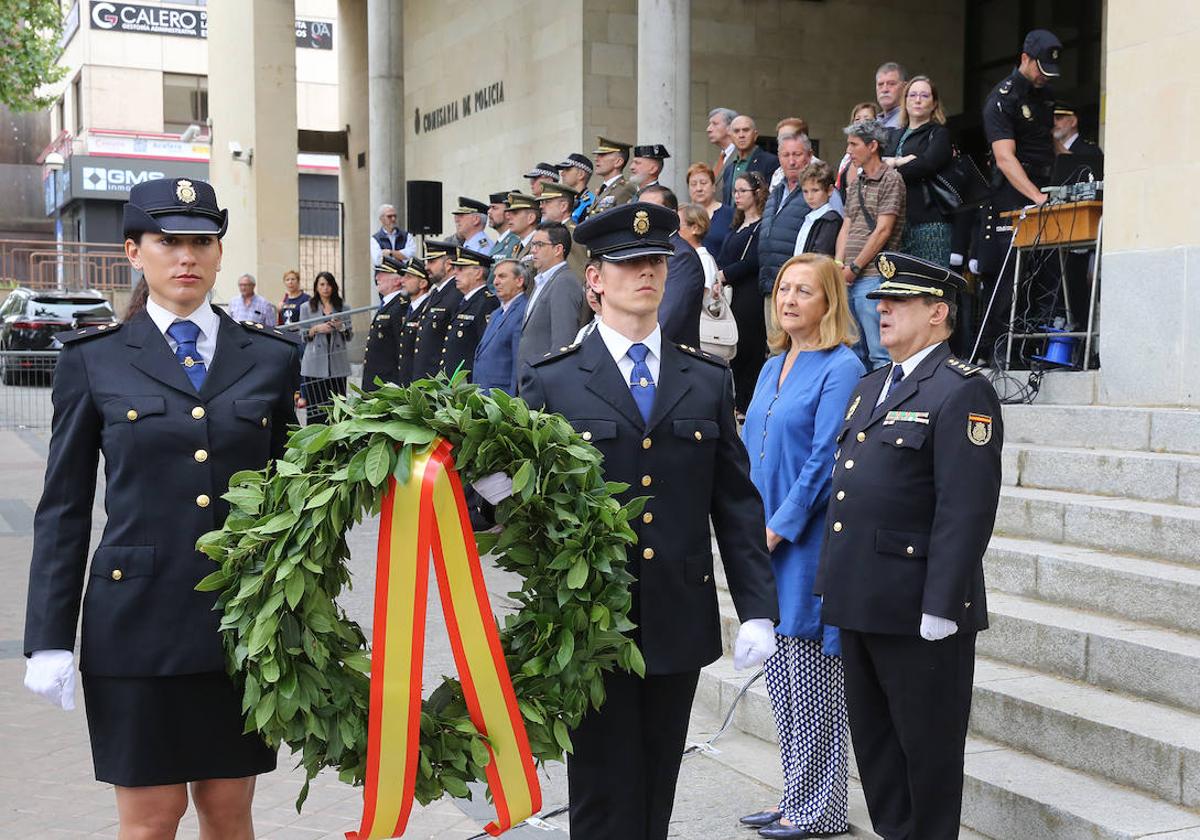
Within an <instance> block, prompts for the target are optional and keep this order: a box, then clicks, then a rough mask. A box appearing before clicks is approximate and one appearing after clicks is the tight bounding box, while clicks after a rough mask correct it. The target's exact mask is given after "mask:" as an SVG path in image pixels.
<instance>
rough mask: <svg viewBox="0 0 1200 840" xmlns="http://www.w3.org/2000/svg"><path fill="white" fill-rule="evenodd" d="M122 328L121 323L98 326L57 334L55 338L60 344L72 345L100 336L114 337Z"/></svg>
mask: <svg viewBox="0 0 1200 840" xmlns="http://www.w3.org/2000/svg"><path fill="white" fill-rule="evenodd" d="M122 326H124V324H123V323H121V322H117V323H115V324H96V325H95V326H94V327H84V328H83V329H78V330H67V331H66V332H60V333H55V334H54V337H55V338H57V339H58V341H59V343H60V344H71V343H72V342H75V341H82V340H83V339H85V338H95V337H96V336H98V335H112V334H113V333H115V332H116V331H117V330H119V329H121V327H122Z"/></svg>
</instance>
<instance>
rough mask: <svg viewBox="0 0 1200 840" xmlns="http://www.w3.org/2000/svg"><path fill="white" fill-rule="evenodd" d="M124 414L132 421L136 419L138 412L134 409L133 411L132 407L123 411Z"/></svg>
mask: <svg viewBox="0 0 1200 840" xmlns="http://www.w3.org/2000/svg"><path fill="white" fill-rule="evenodd" d="M125 416H126V417H128V418H129V422H130V423H132V422H133V421H134V420H136V419H138V413H137V412H136V411H134V410H133V409H132V408H131V409H129V410H128V411H126V412H125Z"/></svg>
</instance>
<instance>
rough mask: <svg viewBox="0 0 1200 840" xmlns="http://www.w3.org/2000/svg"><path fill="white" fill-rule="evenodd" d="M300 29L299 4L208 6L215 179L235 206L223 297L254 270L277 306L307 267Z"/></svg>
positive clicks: (268, 1) (278, 0) (275, 0)
mask: <svg viewBox="0 0 1200 840" xmlns="http://www.w3.org/2000/svg"><path fill="white" fill-rule="evenodd" d="M295 21H296V10H295V3H294V2H293V0H260V2H255V3H245V2H242V0H209V3H208V112H209V116H210V117H211V119H212V135H213V140H212V160H211V161H210V162H209V170H208V171H209V179H210V180H211V181H212V184H213V186H214V188H215V189H216V191H217V197H218V199H219V200H220V201H221V203H222V205H224V206H225V207H227V208H229V232H228V233H227V234H226V235H225V240H224V246H225V256H224V259H223V260H222V269H223V270H222V272H221V274H220V275H219V277H218V280H217V287H216V289H215V291H214V294H215V295H216V296H217V298H218V299H228V298H230V297H231V296H232V295H233V294H234V293H235V292H236V290H237V278H238V276H239V275H240V274H243V273H246V272H250V273H251V274H254V275H255V276H256V277H257V278H258V292H259V294H261V295H262V296H263V297H265V298H267V299H268V300H277V299H279V298H281V297H283V272H284V271H286V270H288V269H289V268H295V267H296V265H297V263H298V261H299V256H300V251H299V237H300V227H299V218H298V215H299V214H298V213H297V208H298V206H299V201H300V195H299V179H298V177H297V174H296V152H297V141H296V38H295V34H294V32H295ZM238 150H240V152H239V151H238Z"/></svg>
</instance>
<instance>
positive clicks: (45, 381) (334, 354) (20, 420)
mask: <svg viewBox="0 0 1200 840" xmlns="http://www.w3.org/2000/svg"><path fill="white" fill-rule="evenodd" d="M304 314H308V313H307V311H306V312H305V313H304ZM374 314H375V307H374V306H360V307H356V308H354V309H346V310H343V311H342V312H339V313H337V314H336V315H331V316H319V317H312V318H306V319H304V320H302V321H300V322H298V323H295V324H287V325H284V326H282V327H280V329H281V330H284V331H289V332H291V333H293V334H294V337H295V339H296V341H297V342H300V343H302V345H303V347H304V356H303V361H302V362H301V371H302V373H304V372H307V374H308V375H304V377H303V384H302V385H301V390H300V399H299V400H298V401H297V406H296V409H297V410H296V414H297V417H298V419H299V420H300V422H301V423H302V424H306V423H313V422H322V421H323V420H324V418H325V411H326V410H327V409H328V407H329V405H330V404H331V402H332V400H333V395H334V394H342V395H345V394H346V393H347V392H348V391H349V386H350V385H361V384H362V365H361V347H362V341H361V339H363V338H365V337H366V336H367V335H368V331H369V329H370V326H371V319H372V317H374ZM335 320H336V321H340V322H341V329H337V328H332V327H331V329H330V332H333V331H336V332H337V333H338V336H339V339H338V340H330V339H325V338H322V336H327V335H329V334H330V332H326V331H325V330H321V329H317V330H314V331H313V334H312V335H307V334H308V332H309V330H310V329H312V328H314V327H320V326H321V325H323V324H327V323H332V322H333V321H335ZM306 335H307V337H306ZM356 337H357V338H356ZM57 363H58V351H57V350H40V351H30V350H0V429H33V430H43V431H45V430H49V428H50V422H51V419H52V415H53V410H52V406H51V403H50V391H51V387H52V385H53V383H54V368H55V365H57Z"/></svg>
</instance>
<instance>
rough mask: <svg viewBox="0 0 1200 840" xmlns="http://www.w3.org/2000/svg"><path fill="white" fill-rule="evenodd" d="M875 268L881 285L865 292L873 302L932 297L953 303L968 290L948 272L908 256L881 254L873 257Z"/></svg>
mask: <svg viewBox="0 0 1200 840" xmlns="http://www.w3.org/2000/svg"><path fill="white" fill-rule="evenodd" d="M875 266H876V268H878V269H879V273H880V274H881V275H883V282H882V283H880V284H879V288H878V289H875V290H874V291H870V292H867V297H868V298H870V299H872V300H878V299H879V298H910V297H931V298H936V299H938V300H944V301H946V302H947V303H952V302H954V299H955V297H956V296H957V295H959V294H961V293H962V292H965V291H966V290H967V281H966V280H964V279H963V278H962V277H960V276H959V275H958V274H956V273H954V272H953V271H951V270H950V269H948V268H946V267H945V266H940V265H938V264H937V263H931V262H929V261H928V260H922V259H919V258H918V257H913V256H909V255H908V254H897V253H894V252H892V251H884V252H882V253H881V254H880V255H879V256H878V257H876V258H875Z"/></svg>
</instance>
